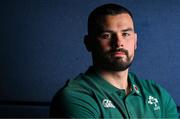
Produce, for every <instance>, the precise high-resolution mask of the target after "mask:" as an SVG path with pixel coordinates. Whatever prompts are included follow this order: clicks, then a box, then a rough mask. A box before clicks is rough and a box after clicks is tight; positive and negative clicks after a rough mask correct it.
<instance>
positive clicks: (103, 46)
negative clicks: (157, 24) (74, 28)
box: [50, 4, 178, 118]
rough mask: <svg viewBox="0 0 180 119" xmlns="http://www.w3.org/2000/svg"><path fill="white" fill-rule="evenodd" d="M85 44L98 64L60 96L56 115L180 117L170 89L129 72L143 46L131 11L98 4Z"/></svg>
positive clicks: (55, 103) (54, 107) (53, 111)
mask: <svg viewBox="0 0 180 119" xmlns="http://www.w3.org/2000/svg"><path fill="white" fill-rule="evenodd" d="M84 43H85V45H86V47H87V49H88V51H89V52H91V53H92V59H93V66H92V67H90V68H89V69H88V70H87V71H86V72H85V73H83V74H80V75H79V76H77V77H76V78H75V79H74V80H70V81H69V82H67V84H66V85H65V86H64V87H63V88H62V89H61V90H60V91H59V92H58V93H57V94H56V96H55V97H54V99H53V101H52V105H51V108H50V116H51V117H66V118H178V113H177V109H176V105H175V103H174V101H173V99H172V98H171V96H170V95H169V94H168V93H167V92H166V91H165V89H163V88H162V87H160V86H159V85H157V84H156V83H155V82H153V81H151V80H139V79H138V77H137V76H136V75H135V74H133V73H129V72H128V70H129V66H130V65H131V63H132V61H133V58H134V54H135V50H136V48H137V34H136V33H135V30H134V23H133V16H132V13H131V12H130V11H129V10H128V9H126V8H124V7H123V6H120V5H116V4H105V5H102V6H100V7H98V8H96V9H95V10H94V11H93V12H92V13H91V14H90V16H89V18H88V35H86V36H85V39H84Z"/></svg>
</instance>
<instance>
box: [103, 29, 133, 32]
mask: <svg viewBox="0 0 180 119" xmlns="http://www.w3.org/2000/svg"><path fill="white" fill-rule="evenodd" d="M128 31H134V29H133V28H126V29H123V30H121V32H128ZM102 32H109V33H113V31H111V30H103V31H102Z"/></svg>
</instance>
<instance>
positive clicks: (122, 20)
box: [103, 13, 134, 29]
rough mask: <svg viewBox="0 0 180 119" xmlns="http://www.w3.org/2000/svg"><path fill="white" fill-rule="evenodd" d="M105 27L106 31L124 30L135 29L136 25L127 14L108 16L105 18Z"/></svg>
mask: <svg viewBox="0 0 180 119" xmlns="http://www.w3.org/2000/svg"><path fill="white" fill-rule="evenodd" d="M103 27H104V28H105V29H114V28H115V29H117V28H118V29H123V28H132V29H134V24H133V20H132V18H131V16H130V15H129V14H127V13H122V14H117V15H107V16H105V17H104V21H103Z"/></svg>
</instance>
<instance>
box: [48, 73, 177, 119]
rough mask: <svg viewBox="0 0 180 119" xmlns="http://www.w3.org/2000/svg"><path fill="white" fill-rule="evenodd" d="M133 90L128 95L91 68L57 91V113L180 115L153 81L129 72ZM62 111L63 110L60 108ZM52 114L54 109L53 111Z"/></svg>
mask: <svg viewBox="0 0 180 119" xmlns="http://www.w3.org/2000/svg"><path fill="white" fill-rule="evenodd" d="M128 81H129V83H130V84H131V86H132V87H131V88H132V91H131V93H130V94H129V95H128V96H125V91H124V90H120V89H118V88H116V87H114V86H112V85H111V84H109V83H108V82H107V81H105V80H104V79H103V78H102V77H100V76H99V75H98V74H97V73H96V72H95V71H93V70H88V71H87V72H86V73H85V74H80V75H79V76H78V77H76V78H75V79H74V80H70V81H69V82H68V83H67V85H66V86H65V87H64V88H63V89H62V90H61V91H60V92H58V93H57V95H56V102H54V105H55V106H54V107H56V108H54V109H53V106H52V110H54V115H56V116H57V115H59V116H62V117H74V118H178V113H177V109H176V104H175V103H174V101H173V99H172V98H171V96H170V95H169V94H168V93H167V92H166V90H165V89H163V88H162V87H160V86H159V85H157V84H156V83H155V82H153V81H151V80H139V79H138V78H137V77H136V76H135V75H134V74H132V73H129V74H128ZM61 110H63V112H62V111H61ZM52 113H53V111H52Z"/></svg>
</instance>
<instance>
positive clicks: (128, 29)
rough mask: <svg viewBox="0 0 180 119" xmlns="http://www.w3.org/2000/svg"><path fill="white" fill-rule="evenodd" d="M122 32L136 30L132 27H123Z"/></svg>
mask: <svg viewBox="0 0 180 119" xmlns="http://www.w3.org/2000/svg"><path fill="white" fill-rule="evenodd" d="M121 31H122V32H127V31H134V29H132V28H127V29H123V30H121Z"/></svg>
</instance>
